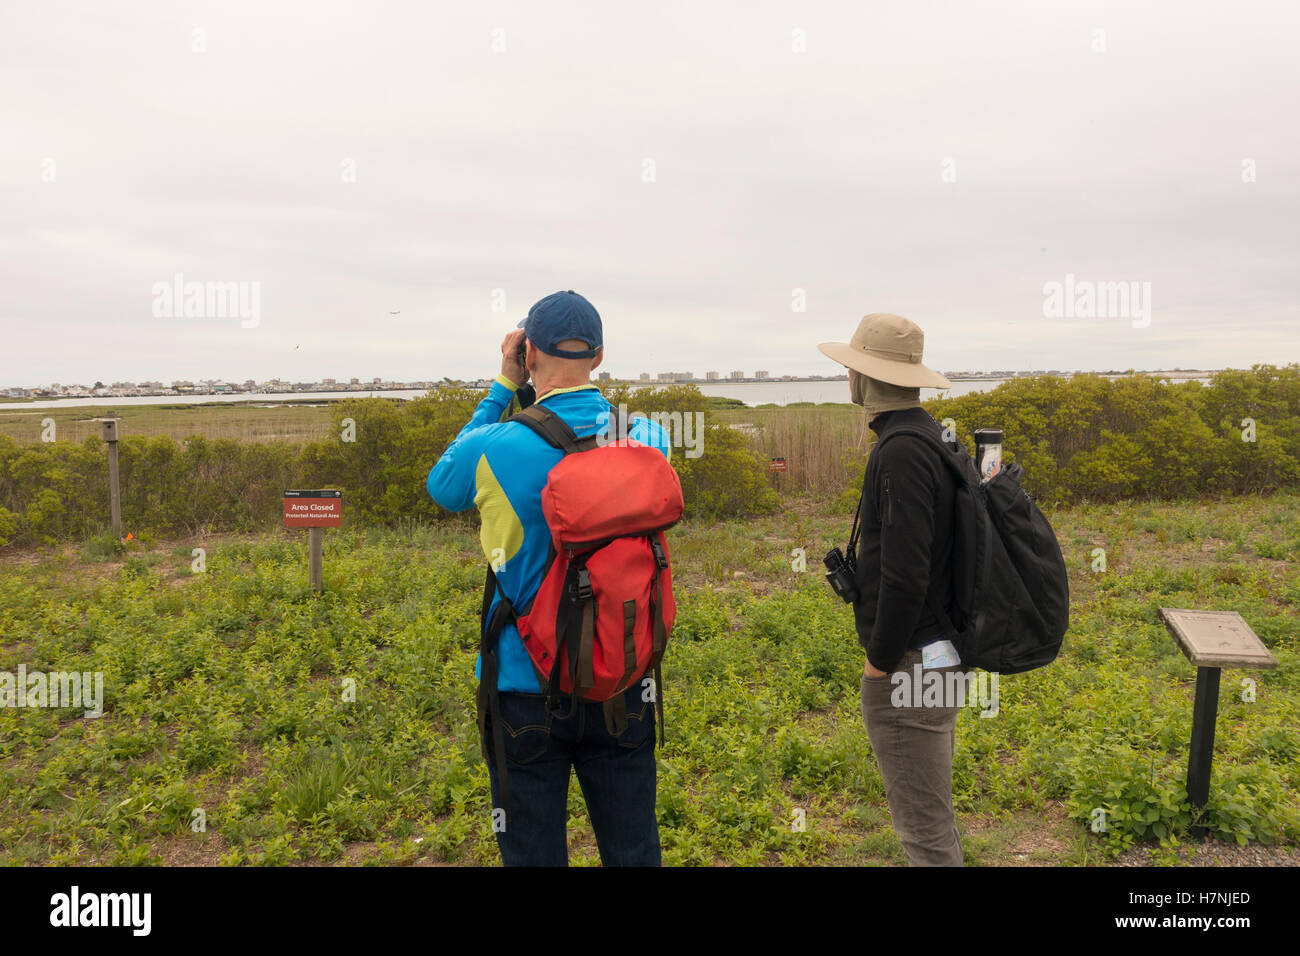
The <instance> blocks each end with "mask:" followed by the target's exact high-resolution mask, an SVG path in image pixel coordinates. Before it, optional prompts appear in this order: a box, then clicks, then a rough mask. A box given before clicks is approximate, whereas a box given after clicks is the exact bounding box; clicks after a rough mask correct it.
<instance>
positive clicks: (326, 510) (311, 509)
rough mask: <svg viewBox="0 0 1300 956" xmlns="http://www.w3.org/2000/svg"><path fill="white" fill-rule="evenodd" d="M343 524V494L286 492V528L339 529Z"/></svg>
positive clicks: (333, 492)
mask: <svg viewBox="0 0 1300 956" xmlns="http://www.w3.org/2000/svg"><path fill="white" fill-rule="evenodd" d="M341 524H343V492H341V491H331V490H328V489H327V490H324V491H286V492H285V493H284V526H285V527H286V528H337V527H339V526H340V525H341Z"/></svg>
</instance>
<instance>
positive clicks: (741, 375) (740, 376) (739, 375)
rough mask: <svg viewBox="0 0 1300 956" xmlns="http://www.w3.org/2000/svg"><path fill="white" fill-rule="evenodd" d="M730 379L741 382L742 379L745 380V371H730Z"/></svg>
mask: <svg viewBox="0 0 1300 956" xmlns="http://www.w3.org/2000/svg"><path fill="white" fill-rule="evenodd" d="M731 380H732V381H733V382H742V381H744V380H745V373H744V372H732V373H731Z"/></svg>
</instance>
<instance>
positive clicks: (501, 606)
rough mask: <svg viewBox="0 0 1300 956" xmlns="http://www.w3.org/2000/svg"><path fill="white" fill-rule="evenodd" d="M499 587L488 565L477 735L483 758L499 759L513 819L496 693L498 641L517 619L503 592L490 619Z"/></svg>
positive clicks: (504, 805) (505, 803) (505, 805)
mask: <svg viewBox="0 0 1300 956" xmlns="http://www.w3.org/2000/svg"><path fill="white" fill-rule="evenodd" d="M499 590H500V585H499V584H498V583H497V576H496V574H495V572H493V570H492V566H491V565H488V570H487V581H486V582H485V583H484V586H483V608H482V610H481V611H480V612H479V645H478V652H479V658H480V659H481V660H482V662H483V667H482V672H481V673H480V675H479V683H478V693H477V694H476V701H477V704H478V734H479V746H480V747H481V748H482V751H483V759H484V760H488V761H490V760H493V759H495V760H496V765H497V789H498V792H499V796H500V797H501V809H502V810H503V811H504V812H505V818H506V821H507V822H508V821H509V820H510V780H509V777H508V774H507V770H506V736H505V729H504V724H502V722H501V698H500V695H499V693H498V692H497V670H498V669H497V644H498V643H499V640H500V637H501V631H502V629H504V628H505V626H506V625H507V624H509V623H510V622H511V621H513V620H514V619H515V609H514V605H512V604H511V603H510V599H509V598H508V597H506V594H505V592H504V591H501V600H500V601H499V602H498V603H497V608H496V611H494V612H493V613H492V616H491V619H490V620H489V618H488V610H489V609H490V608H491V607H492V596H493V594H495V593H496V592H497V591H499ZM489 734H490V735H491V737H492V748H491V750H492V751H493V752H489V749H488V735H489Z"/></svg>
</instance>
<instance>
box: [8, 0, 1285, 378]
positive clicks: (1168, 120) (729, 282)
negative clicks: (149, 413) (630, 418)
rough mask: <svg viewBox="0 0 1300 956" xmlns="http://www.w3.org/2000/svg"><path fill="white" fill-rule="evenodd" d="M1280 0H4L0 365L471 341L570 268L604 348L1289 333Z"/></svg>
mask: <svg viewBox="0 0 1300 956" xmlns="http://www.w3.org/2000/svg"><path fill="white" fill-rule="evenodd" d="M1138 6H1140V7H1141V8H1142V9H1134V8H1135V7H1138ZM1297 9H1298V8H1297V5H1296V4H1294V3H1281V2H1278V3H1251V2H1239V0H1234V2H1233V3H1230V4H1225V3H1213V2H1186V0H1181V2H1168V3H1149V4H1148V3H1144V4H1140V5H1139V4H1127V3H1119V2H1110V3H1101V2H1096V3H987V4H976V3H970V2H956V3H926V2H898V3H871V2H868V3H862V2H848V0H833V2H809V0H797V2H748V3H745V2H741V3H728V4H719V3H702V2H684V3H665V2H655V3H643V2H638V3H631V2H627V3H624V2H611V0H599V2H597V0H591V2H567V3H557V2H539V0H533V2H476V3H471V4H465V3H456V4H453V3H442V2H439V3H422V4H415V3H383V2H357V3H345V2H331V0H311V2H293V3H289V2H271V0H252V2H242V0H241V2H231V0H221V2H219V3H215V2H214V3H195V2H184V0H166V2H162V0H159V2H136V3H132V2H120V3H112V4H106V3H103V2H98V0H94V2H85V3H59V4H53V3H31V4H18V3H12V4H7V6H6V10H5V14H4V21H5V23H4V29H3V33H0V136H2V138H3V148H2V149H0V290H2V295H0V330H2V331H3V338H4V344H3V348H2V349H0V385H35V384H46V383H49V382H52V381H58V382H61V383H63V384H69V383H73V382H82V383H90V382H93V381H94V380H95V379H100V380H103V381H105V382H109V381H115V380H132V381H139V380H145V379H161V380H164V381H171V380H172V379H177V378H189V379H195V378H214V377H222V378H229V379H233V380H236V381H242V380H244V379H245V378H250V377H251V378H255V379H259V380H261V379H265V378H269V377H272V376H278V377H282V378H285V379H289V380H293V381H297V380H315V379H318V378H321V377H324V376H332V377H336V378H347V377H351V376H354V375H355V376H360V377H362V378H363V379H369V378H372V377H374V376H376V375H378V376H382V377H384V378H396V379H430V378H441V377H442V376H444V375H448V376H452V377H469V376H473V377H477V376H480V375H482V376H490V375H492V374H495V371H496V369H497V367H498V366H499V343H500V340H501V337H502V335H503V334H504V333H505V331H506V330H507V329H508V328H510V327H512V326H513V325H514V323H515V322H517V321H518V320H519V319H520V318H522V317H523V315H524V314H525V312H526V311H527V308H528V306H529V305H530V304H531V303H532V302H533V301H535V300H536V299H538V298H540V297H542V296H543V295H546V294H548V293H550V292H553V291H555V290H557V289H569V288H572V289H576V290H578V291H580V292H582V293H583V294H584V295H586V296H587V297H588V298H590V299H591V300H592V302H593V303H595V305H596V307H597V308H598V309H599V310H600V312H601V315H602V316H603V318H604V323H605V340H606V360H605V361H606V365H605V367H606V368H607V369H609V370H611V371H613V372H614V373H615V374H622V375H635V374H636V373H639V372H642V371H647V372H651V373H654V372H658V371H669V370H680V371H692V372H695V373H696V374H697V375H700V376H703V375H704V373H705V372H707V371H710V370H717V371H722V372H723V373H726V372H728V371H730V370H732V369H743V370H745V371H746V372H751V373H752V371H753V370H754V369H756V368H762V369H768V370H771V371H772V372H773V373H775V374H780V373H790V374H794V373H798V374H806V373H828V374H834V373H836V372H838V371H840V368H839V367H838V366H836V365H834V364H833V363H831V362H830V360H828V359H825V358H823V357H822V356H821V355H820V353H818V352H817V350H816V347H815V346H816V344H817V343H818V342H820V341H825V340H831V339H841V340H847V338H848V337H849V336H850V334H851V333H852V331H853V328H854V327H855V325H856V324H857V321H858V319H859V318H860V317H861V316H862V315H863V314H865V313H868V312H876V311H885V312H897V313H899V314H902V315H906V316H908V317H909V318H911V319H913V320H914V321H916V322H917V323H918V324H919V325H920V326H921V327H922V328H923V329H924V330H925V332H926V358H927V364H930V365H932V366H935V367H938V368H940V369H947V370H957V369H975V368H983V369H989V368H1060V369H1074V368H1081V369H1109V368H1120V369H1124V368H1130V367H1134V368H1172V367H1175V366H1181V367H1197V368H1218V367H1224V366H1234V367H1248V366H1249V365H1250V364H1252V363H1254V362H1274V363H1286V362H1295V361H1300V314H1298V313H1300V309H1298V308H1297V301H1298V299H1297V293H1298V292H1300V215H1298V213H1300V186H1298V174H1300V149H1298V147H1300V123H1297V117H1300V95H1298V93H1300V67H1298V66H1297V57H1296V50H1297V49H1300V14H1298V13H1297ZM1098 31H1101V32H1098ZM1252 178H1253V180H1254V181H1248V180H1250V179H1252ZM178 273H179V274H181V275H182V276H183V277H184V280H185V281H186V282H198V283H222V282H245V283H249V284H250V285H249V286H248V288H249V289H250V291H251V289H252V288H253V287H254V286H253V285H252V284H256V288H257V290H258V294H259V297H260V302H259V305H260V309H259V313H258V317H257V320H256V324H255V325H254V326H253V327H249V328H245V327H243V326H244V325H248V324H251V323H249V322H241V320H240V317H239V316H238V315H234V314H227V315H216V316H213V315H206V316H199V317H193V316H191V317H188V318H187V317H185V316H184V312H183V308H182V309H178V310H175V312H174V313H173V314H164V315H158V314H156V313H157V312H158V311H163V312H166V309H167V306H166V304H163V305H161V306H160V305H159V302H158V301H157V298H156V295H155V285H156V284H157V283H168V284H170V283H171V282H172V281H173V279H174V277H175V276H176V275H177V274H178ZM1069 274H1072V275H1073V276H1074V277H1075V279H1074V281H1075V282H1076V283H1084V282H1098V283H1100V282H1136V283H1139V286H1138V288H1139V290H1141V289H1142V286H1141V285H1140V284H1141V283H1150V305H1151V313H1150V322H1149V324H1147V325H1145V327H1142V325H1143V321H1142V318H1141V316H1140V315H1138V316H1137V317H1136V318H1130V317H1125V316H1119V317H1115V316H1107V317H1102V316H1095V317H1091V318H1088V317H1080V316H1075V317H1068V316H1067V317H1060V318H1053V317H1047V316H1045V315H1044V301H1045V295H1044V286H1045V284H1047V283H1050V282H1060V283H1062V284H1064V282H1065V281H1066V276H1067V275H1069ZM494 290H500V291H494ZM796 290H803V292H802V297H803V299H804V306H803V308H804V310H803V311H798V307H799V305H800V297H801V296H800V293H799V292H798V291H796ZM503 302H504V309H505V311H504V312H498V311H494V305H495V306H497V307H500V306H501V304H502V303H503ZM394 312H397V313H399V314H396V315H394V314H391V313H394Z"/></svg>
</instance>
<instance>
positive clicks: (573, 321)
mask: <svg viewBox="0 0 1300 956" xmlns="http://www.w3.org/2000/svg"><path fill="white" fill-rule="evenodd" d="M519 328H521V329H523V330H524V335H526V336H527V337H528V341H530V342H532V343H533V345H535V346H537V348H539V349H541V350H542V351H543V352H545V353H546V354H547V355H554V356H556V357H557V358H567V359H584V358H595V357H596V356H597V355H599V354H600V350H601V348H602V346H603V342H602V341H601V339H602V333H601V325H600V313H599V312H597V311H596V307H595V306H594V305H592V304H591V303H590V302H588V301H587V300H586V299H584V298H583V297H582V296H580V295H578V293H576V292H574V291H573V290H572V289H570V290H569V291H567V292H552V293H551V294H550V295H548V296H547V297H546V298H544V299H540V300H538V301H537V302H535V303H533V307H532V308H531V309H529V310H528V318H526V319H524V320H523V321H522V322H520V323H519ZM565 339H580V340H581V341H583V342H586V343H587V349H586V350H585V351H582V352H573V351H569V350H568V349H562V348H557V346H558V345H559V343H561V342H563V341H564V340H565Z"/></svg>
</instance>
